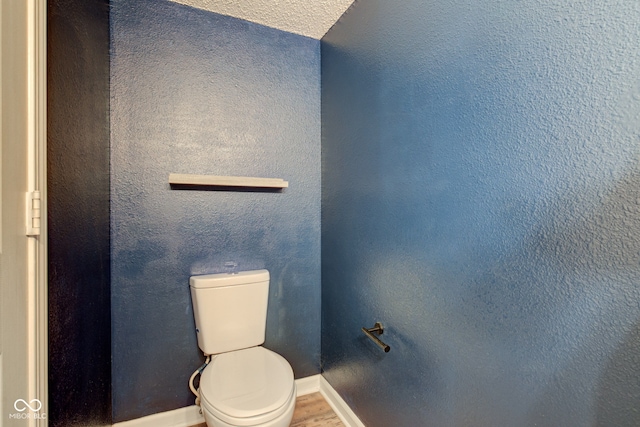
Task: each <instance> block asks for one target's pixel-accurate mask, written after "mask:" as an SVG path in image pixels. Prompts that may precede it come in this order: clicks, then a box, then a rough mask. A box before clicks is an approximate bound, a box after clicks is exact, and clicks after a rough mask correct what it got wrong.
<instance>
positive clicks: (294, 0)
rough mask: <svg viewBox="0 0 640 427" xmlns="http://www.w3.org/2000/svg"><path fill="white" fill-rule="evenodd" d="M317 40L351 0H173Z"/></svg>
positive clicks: (349, 4)
mask: <svg viewBox="0 0 640 427" xmlns="http://www.w3.org/2000/svg"><path fill="white" fill-rule="evenodd" d="M172 1H174V2H176V3H181V4H184V5H188V6H192V7H197V8H198V9H204V10H209V11H211V12H215V13H219V14H222V15H228V16H233V17H235V18H240V19H244V20H247V21H251V22H256V23H258V24H262V25H266V26H268V27H273V28H278V29H280V30H283V31H288V32H291V33H295V34H301V35H303V36H307V37H312V38H314V39H320V38H322V36H324V35H325V34H326V32H327V31H328V30H329V28H331V26H332V25H333V24H334V23H335V22H336V21H337V20H338V18H340V16H342V14H343V13H344V12H345V10H347V8H348V7H349V6H351V3H353V1H354V0H276V1H274V0H172Z"/></svg>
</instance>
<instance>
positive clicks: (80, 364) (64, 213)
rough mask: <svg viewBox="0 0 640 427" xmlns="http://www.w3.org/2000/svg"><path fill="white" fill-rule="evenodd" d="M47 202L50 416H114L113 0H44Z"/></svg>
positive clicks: (70, 423) (56, 420) (58, 420)
mask: <svg viewBox="0 0 640 427" xmlns="http://www.w3.org/2000/svg"><path fill="white" fill-rule="evenodd" d="M47 206H48V208H47V211H48V212H47V213H48V218H47V220H48V264H49V268H48V274H49V278H48V288H49V289H48V290H49V293H48V297H49V307H48V308H49V312H48V321H49V329H48V332H49V346H48V350H49V383H48V386H49V405H48V410H47V419H48V421H49V425H50V426H51V427H75V426H82V427H86V426H94V425H100V426H104V425H107V424H108V425H110V424H111V312H110V308H111V302H110V293H109V287H110V273H109V271H110V268H109V260H110V258H109V250H110V247H109V2H108V1H107V0H90V1H87V0H50V1H48V2H47ZM2 422H3V420H0V425H1V424H2ZM17 423H19V422H17ZM26 423H27V422H26V421H24V425H26Z"/></svg>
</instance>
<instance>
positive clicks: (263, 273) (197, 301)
mask: <svg viewBox="0 0 640 427" xmlns="http://www.w3.org/2000/svg"><path fill="white" fill-rule="evenodd" d="M189 285H190V288H191V301H192V302H193V315H194V317H195V321H196V334H197V336H198V346H199V347H200V349H201V350H202V351H203V352H204V354H205V355H209V354H218V353H225V352H227V351H233V350H240V349H243V348H248V347H254V346H257V345H261V344H262V343H264V337H265V329H266V324H267V302H268V300H269V272H268V271H267V270H254V271H243V272H239V273H232V274H226V273H223V274H207V275H202V276H191V278H190V279H189Z"/></svg>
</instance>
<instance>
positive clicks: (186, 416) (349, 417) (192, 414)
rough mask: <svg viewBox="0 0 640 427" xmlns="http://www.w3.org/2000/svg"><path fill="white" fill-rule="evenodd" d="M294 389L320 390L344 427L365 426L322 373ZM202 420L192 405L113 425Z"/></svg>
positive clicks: (185, 426) (161, 426)
mask: <svg viewBox="0 0 640 427" xmlns="http://www.w3.org/2000/svg"><path fill="white" fill-rule="evenodd" d="M296 391H297V395H298V396H304V395H305V394H311V393H316V392H320V393H321V394H322V396H323V397H324V398H325V400H326V401H327V403H328V404H329V406H331V408H332V409H333V410H334V412H335V413H336V415H338V418H340V420H341V421H342V423H343V424H344V425H345V426H346V427H365V425H364V424H362V422H361V421H360V420H359V419H358V417H357V416H356V414H354V413H353V411H352V410H351V408H349V406H348V405H347V404H346V403H345V401H344V400H343V399H342V398H341V397H340V395H339V394H338V392H337V391H335V390H334V389H333V387H331V385H330V384H329V383H328V382H327V380H325V379H324V378H323V377H322V375H320V374H318V375H312V376H310V377H305V378H299V379H297V380H296ZM203 422H204V417H203V416H202V414H201V413H200V407H199V406H196V405H192V406H187V407H186V408H180V409H175V410H173V411H168V412H161V413H159V414H153V415H149V416H146V417H142V418H137V419H135V420H130V421H123V422H121V423H116V424H114V425H113V427H190V426H193V425H196V424H201V423H203Z"/></svg>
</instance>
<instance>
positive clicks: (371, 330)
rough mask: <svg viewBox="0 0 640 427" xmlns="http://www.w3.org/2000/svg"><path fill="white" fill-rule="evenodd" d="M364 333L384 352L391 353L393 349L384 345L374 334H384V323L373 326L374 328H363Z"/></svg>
mask: <svg viewBox="0 0 640 427" xmlns="http://www.w3.org/2000/svg"><path fill="white" fill-rule="evenodd" d="M362 332H364V334H365V335H366V336H368V337H369V338H370V339H371V341H373V342H374V343H376V344H377V346H378V347H380V348H381V349H382V350H384V352H385V353H389V350H391V347H389V346H388V345H387V344H385V343H383V342H382V341H381V340H380V338H378V337H377V336H375V335H373V334H374V333H376V334H378V335H382V334H383V333H384V327H383V326H382V323H380V322H376V324H375V325H373V328H365V327H363V328H362Z"/></svg>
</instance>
